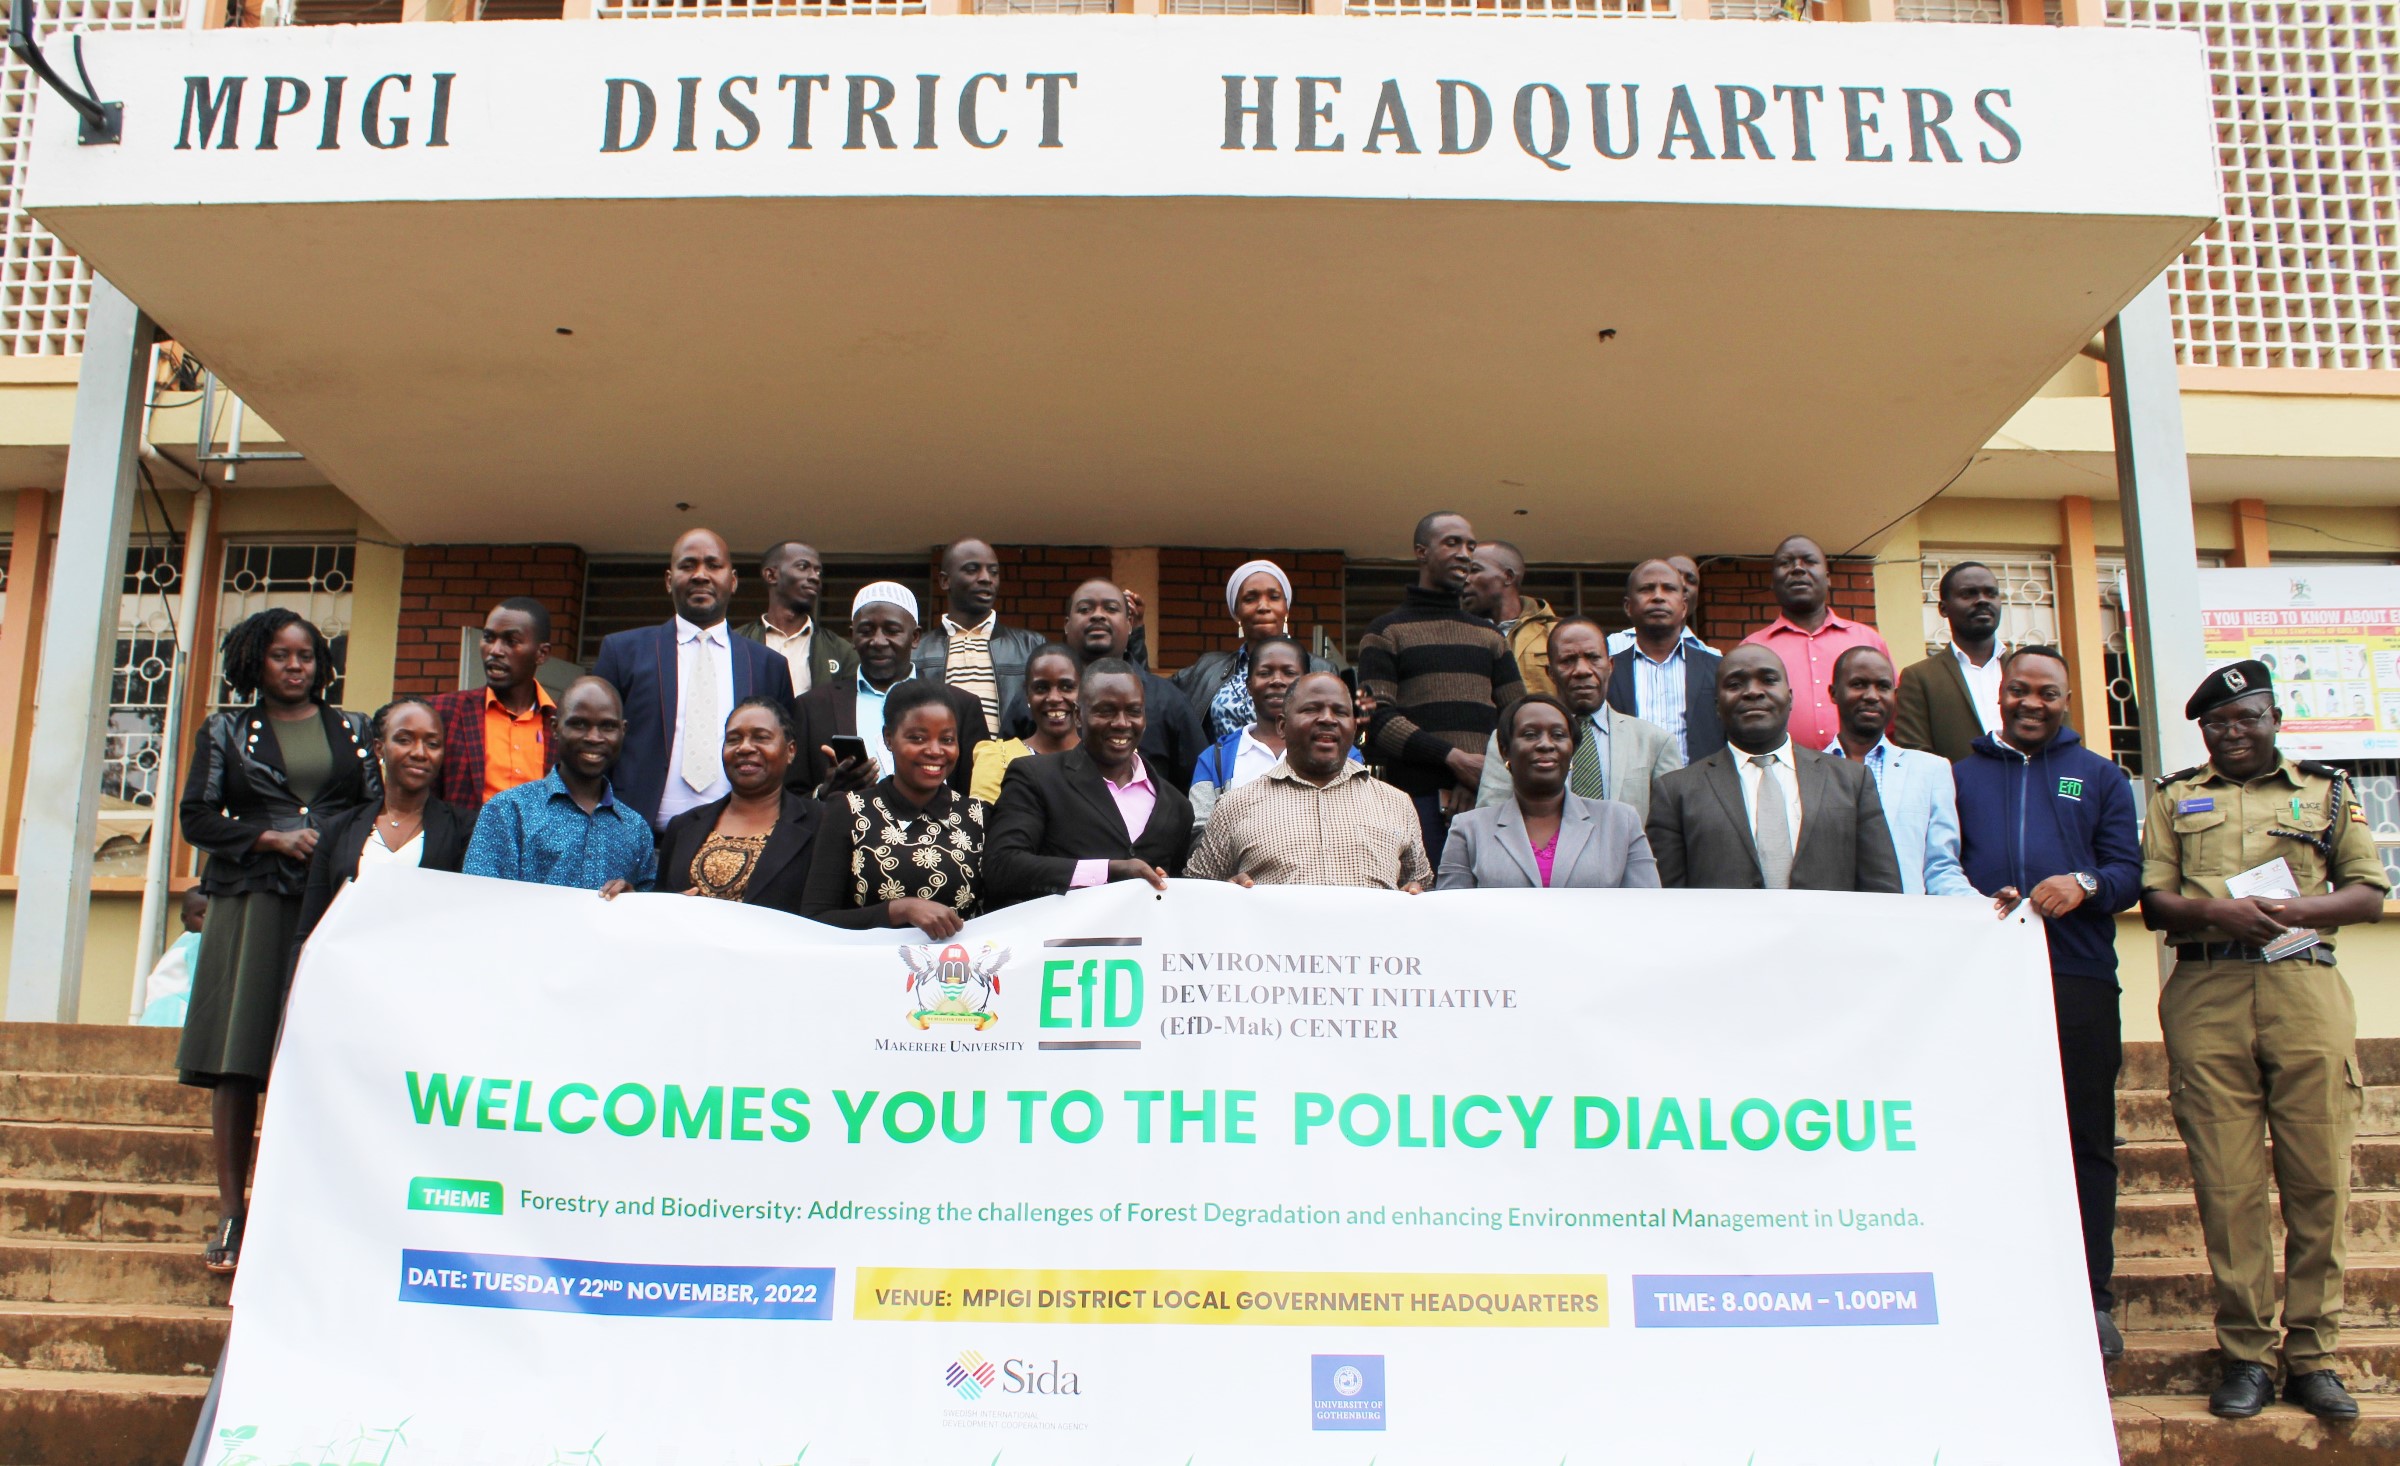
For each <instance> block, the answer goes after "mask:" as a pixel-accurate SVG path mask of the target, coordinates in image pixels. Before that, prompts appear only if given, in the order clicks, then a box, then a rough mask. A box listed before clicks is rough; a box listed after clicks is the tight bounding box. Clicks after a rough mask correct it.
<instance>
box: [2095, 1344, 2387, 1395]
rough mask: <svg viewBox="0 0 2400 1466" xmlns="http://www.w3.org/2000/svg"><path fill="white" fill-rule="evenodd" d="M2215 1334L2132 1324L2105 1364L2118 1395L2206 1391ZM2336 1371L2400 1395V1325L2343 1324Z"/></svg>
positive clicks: (2213, 1375) (2363, 1386) (2352, 1383)
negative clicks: (2119, 1351) (2116, 1356)
mask: <svg viewBox="0 0 2400 1466" xmlns="http://www.w3.org/2000/svg"><path fill="white" fill-rule="evenodd" d="M2217 1359H2218V1356H2217V1336H2216V1334H2215V1333H2214V1332H2212V1331H2210V1330H2207V1329H2176V1330H2173V1331H2171V1332H2170V1331H2159V1330H2149V1329H2136V1330H2134V1331H2133V1332H2131V1333H2128V1334H2127V1335H2126V1336H2125V1357H2124V1358H2122V1359H2120V1360H2118V1361H2117V1362H2116V1363H2114V1364H2112V1365H2110V1366H2109V1367H2108V1388H2109V1392H2110V1393H2111V1394H2118V1395H2205V1394H2207V1393H2208V1392H2209V1391H2210V1390H2213V1389H2215V1388H2216V1387H2217ZM2333 1367H2334V1371H2335V1373H2337V1374H2339V1375H2340V1376H2341V1377H2342V1383H2343V1384H2344V1385H2346V1386H2348V1387H2349V1390H2350V1393H2351V1394H2353V1395H2357V1396H2360V1397H2361V1398H2364V1397H2365V1396H2368V1395H2386V1396H2395V1397H2400V1329H2344V1330H2342V1343H2341V1349H2340V1351H2339V1353H2338V1356H2337V1357H2336V1359H2335V1360H2334V1365H2333Z"/></svg>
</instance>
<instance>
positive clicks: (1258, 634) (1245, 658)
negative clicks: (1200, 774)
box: [1175, 560, 1334, 742]
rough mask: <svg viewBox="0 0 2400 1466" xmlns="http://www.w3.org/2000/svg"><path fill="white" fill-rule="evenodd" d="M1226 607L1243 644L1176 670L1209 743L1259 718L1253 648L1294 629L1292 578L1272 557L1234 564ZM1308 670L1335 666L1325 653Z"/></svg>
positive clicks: (1311, 660)
mask: <svg viewBox="0 0 2400 1466" xmlns="http://www.w3.org/2000/svg"><path fill="white" fill-rule="evenodd" d="M1225 612H1226V614H1227V615H1229V616H1231V617H1232V618H1233V624H1234V626H1235V627H1236V628H1237V629H1238V630H1239V631H1240V632H1241V635H1242V640H1241V644H1240V645H1239V646H1236V647H1235V648H1234V649H1233V650H1231V651H1221V652H1208V653H1205V654H1203V655H1202V656H1201V658H1200V660H1198V661H1196V662H1194V663H1192V664H1191V665H1190V666H1188V667H1186V668H1184V669H1183V670H1182V671H1180V672H1178V673H1176V674H1175V687H1176V690H1177V691H1179V692H1181V693H1182V694H1183V695H1184V696H1185V697H1187V698H1190V699H1191V702H1192V706H1193V707H1195V708H1198V709H1199V710H1200V715H1201V720H1202V721H1203V722H1205V723H1206V724H1207V725H1208V736H1209V739H1210V741H1211V742H1214V741H1216V740H1217V739H1221V738H1223V737H1224V736H1225V735H1226V734H1228V733H1234V732H1238V731H1240V730H1241V729H1243V728H1247V727H1249V726H1250V724H1251V722H1252V721H1253V720H1254V719H1255V717H1256V710H1255V709H1254V708H1253V707H1252V705H1251V702H1250V650H1251V648H1252V647H1254V646H1256V645H1257V644H1258V643H1260V642H1262V641H1264V640H1266V639H1267V638H1268V637H1271V636H1289V635H1291V634H1292V578H1291V577H1290V576H1288V575H1286V574H1284V573H1283V567H1282V566H1280V565H1278V564H1276V563H1275V562H1274V561H1272V560H1250V561H1246V562H1245V563H1243V564H1241V565H1237V566H1235V567H1234V571H1233V574H1231V575H1230V576H1227V577H1226V579H1225ZM1308 670H1309V671H1311V672H1330V671H1333V670H1334V668H1333V664H1332V663H1330V662H1327V661H1326V660H1325V659H1324V658H1322V657H1310V658H1309V659H1308Z"/></svg>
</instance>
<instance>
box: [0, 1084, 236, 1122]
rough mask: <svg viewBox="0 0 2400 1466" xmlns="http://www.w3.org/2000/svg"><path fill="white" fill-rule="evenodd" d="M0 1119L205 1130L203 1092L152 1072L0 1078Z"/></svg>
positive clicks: (205, 1113)
mask: <svg viewBox="0 0 2400 1466" xmlns="http://www.w3.org/2000/svg"><path fill="white" fill-rule="evenodd" d="M0 1120H32V1121H64V1122H67V1123H70V1124H81V1125H160V1126H169V1127H173V1128H176V1129H184V1130H205V1129H207V1128H208V1091H207V1090H205V1089H194V1088H192V1087H191V1086H190V1085H186V1084H178V1083H176V1082H175V1081H174V1080H172V1079H167V1078H162V1077H160V1076H158V1075H155V1074H37V1073H20V1074H0Z"/></svg>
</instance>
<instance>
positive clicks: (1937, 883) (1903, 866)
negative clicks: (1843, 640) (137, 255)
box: [1825, 646, 1977, 896]
mask: <svg viewBox="0 0 2400 1466" xmlns="http://www.w3.org/2000/svg"><path fill="white" fill-rule="evenodd" d="M1899 683H1900V679H1899V676H1898V674H1896V673H1895V672H1894V671H1893V670H1892V659H1891V658H1889V657H1887V656H1885V655H1884V654H1883V653H1881V652H1879V651H1877V650H1875V648H1873V647H1871V646H1854V647H1852V648H1850V650H1848V651H1846V652H1844V653H1842V655H1841V657H1840V658H1839V659H1838V660H1836V661H1835V662H1834V664H1833V705H1834V710H1835V711H1836V712H1837V713H1838V714H1839V715H1840V717H1841V724H1842V731H1841V734H1840V735H1839V736H1838V737H1836V738H1835V739H1834V741H1833V742H1832V743H1831V744H1829V745H1827V746H1826V749H1825V751H1826V752H1827V753H1829V754H1832V755H1833V756H1834V757H1835V758H1846V759H1855V760H1857V761H1859V762H1861V763H1863V764H1865V765H1866V768H1867V772H1868V773H1870V774H1872V775H1873V776H1874V778H1875V793H1876V796H1877V797H1878V798H1880V799H1881V800H1882V801H1883V822H1884V824H1885V826H1886V827H1888V828H1889V829H1890V830H1891V832H1892V850H1893V853H1894V854H1896V855H1898V856H1899V858H1900V886H1901V889H1902V890H1904V891H1906V892H1907V893H1908V894H1909V895H1911V896H1928V895H1930V896H1973V895H1976V894H1977V892H1976V890H1975V887H1974V886H1973V885H1972V884H1971V883H1970V882H1969V881H1968V880H1967V876H1966V872H1965V871H1963V870H1961V869H1960V868H1959V863H1958V791H1957V788H1956V786H1954V785H1953V784H1952V783H1951V779H1950V761H1949V760H1948V759H1946V758H1943V757H1942V756H1941V755H1939V754H1933V753H1925V752H1923V751H1921V750H1919V749H1914V748H1902V747H1900V746H1899V745H1898V744H1896V743H1894V742H1892V741H1891V740H1890V739H1889V738H1886V737H1885V736H1884V730H1885V729H1887V728H1888V727H1890V726H1891V721H1892V713H1893V710H1894V709H1896V708H1897V707H1898V706H1899Z"/></svg>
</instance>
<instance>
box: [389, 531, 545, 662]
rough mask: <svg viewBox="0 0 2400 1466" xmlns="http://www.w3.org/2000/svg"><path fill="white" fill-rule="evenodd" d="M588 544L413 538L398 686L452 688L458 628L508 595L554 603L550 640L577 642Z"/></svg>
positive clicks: (405, 577)
mask: <svg viewBox="0 0 2400 1466" xmlns="http://www.w3.org/2000/svg"><path fill="white" fill-rule="evenodd" d="M583 569H584V559H583V551H582V550H580V549H577V548H576V547H575V546H573V545H413V546H411V547H410V548H409V551H408V554H407V557H406V559H405V561H404V562H403V571H402V575H401V581H400V654H399V658H398V665H397V666H396V667H395V668H394V669H393V673H392V690H393V691H394V692H395V693H404V692H407V693H418V694H428V693H435V692H447V691H449V690H450V689H451V688H453V687H455V686H457V685H458V644H459V643H458V632H459V628H460V627H463V626H481V625H482V624H483V618H484V617H485V616H487V615H489V614H490V613H491V609H492V607H493V606H494V605H496V604H498V603H499V602H501V601H503V600H506V599H507V598H508V597H510V596H533V597H536V598H538V599H539V600H540V601H541V602H542V604H543V605H545V606H547V607H549V608H550V645H551V647H552V648H553V649H555V650H556V651H557V653H558V654H559V655H560V656H568V657H571V656H573V655H574V654H575V648H576V644H577V641H576V631H577V626H576V618H577V617H578V616H579V615H581V614H582V610H583Z"/></svg>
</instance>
